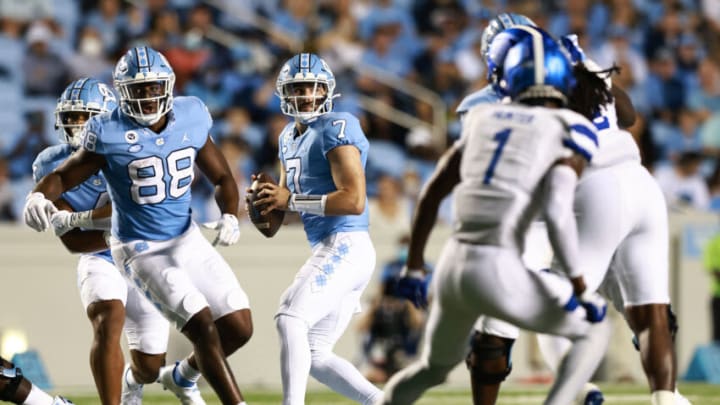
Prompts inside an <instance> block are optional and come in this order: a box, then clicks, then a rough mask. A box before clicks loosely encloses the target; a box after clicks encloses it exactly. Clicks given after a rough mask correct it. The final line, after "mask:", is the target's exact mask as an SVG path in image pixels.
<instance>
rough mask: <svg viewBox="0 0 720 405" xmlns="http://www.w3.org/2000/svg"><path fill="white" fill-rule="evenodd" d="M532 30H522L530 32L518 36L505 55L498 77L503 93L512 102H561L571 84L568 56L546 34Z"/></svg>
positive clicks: (572, 83) (570, 89)
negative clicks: (544, 99)
mask: <svg viewBox="0 0 720 405" xmlns="http://www.w3.org/2000/svg"><path fill="white" fill-rule="evenodd" d="M513 29H517V27H516V28H513ZM533 30H535V31H534V32H532V31H526V32H528V33H530V32H532V33H531V35H524V36H521V37H520V40H519V41H518V42H517V43H516V44H514V45H513V46H512V47H510V49H509V50H508V51H507V53H506V55H505V58H504V60H503V63H502V66H503V78H502V80H503V81H504V82H505V88H506V89H507V93H508V95H509V96H510V98H511V99H512V100H513V101H523V100H528V99H537V98H551V99H556V100H559V101H560V102H561V103H562V104H563V105H564V104H566V103H567V97H568V95H569V94H570V92H571V91H572V89H573V87H574V86H575V78H574V76H573V66H572V63H571V62H570V58H569V57H568V55H567V51H565V49H564V48H563V47H562V46H560V45H558V43H557V42H556V41H555V40H554V39H553V38H552V37H551V36H550V34H548V33H546V32H545V31H543V30H541V29H539V28H533Z"/></svg>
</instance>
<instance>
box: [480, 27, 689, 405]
mask: <svg viewBox="0 0 720 405" xmlns="http://www.w3.org/2000/svg"><path fill="white" fill-rule="evenodd" d="M501 35H505V36H507V35H508V32H507V31H506V32H505V33H503V34H501ZM500 40H503V38H500ZM563 44H564V45H565V47H566V48H567V49H568V51H569V52H570V54H571V55H573V59H574V62H576V63H577V62H580V61H581V60H580V59H584V55H583V54H582V50H580V49H579V48H578V47H577V45H576V44H575V43H574V41H572V37H565V38H563ZM493 47H497V44H495V43H494V44H493ZM493 62H494V65H495V66H496V67H498V65H499V67H501V66H502V62H500V61H497V60H496V61H490V63H489V65H490V66H491V68H492V66H493ZM586 62H587V63H591V66H593V69H595V70H597V71H599V70H600V69H599V68H597V67H596V66H595V65H594V64H592V62H590V61H586ZM578 67H579V68H583V69H577V68H576V74H578V73H579V74H582V76H583V77H581V78H579V80H578V82H579V84H580V85H579V86H578V87H577V88H576V89H575V91H574V92H573V96H572V97H571V107H573V108H574V109H576V110H577V111H579V112H581V113H582V114H584V115H585V116H587V117H591V118H594V119H593V122H594V124H595V126H596V128H597V129H598V131H599V134H598V137H599V141H600V145H601V148H600V152H599V153H598V154H597V156H596V158H595V159H594V160H593V163H592V165H590V167H589V169H588V170H587V171H586V173H585V174H584V175H583V177H582V179H581V181H580V183H579V186H578V189H577V192H578V195H577V197H576V202H575V211H576V215H577V217H578V230H579V238H580V245H579V246H580V252H581V256H582V257H583V258H585V259H584V260H583V264H584V265H585V266H587V267H586V271H587V276H586V277H587V279H588V288H591V289H593V290H594V289H597V288H598V286H599V285H600V283H601V282H602V280H603V279H604V278H605V274H606V272H607V271H608V266H610V267H611V269H610V272H609V273H608V277H607V280H608V281H606V283H605V284H606V287H603V288H602V289H603V291H604V292H606V293H608V294H609V295H610V296H611V297H612V298H613V301H614V303H615V305H616V308H618V310H619V311H621V312H623V313H625V314H626V317H627V318H628V321H629V324H630V326H631V328H632V329H633V331H634V332H636V333H638V331H643V330H649V331H650V333H651V334H652V335H653V336H654V338H653V339H651V341H652V343H650V345H653V349H651V348H649V347H648V345H646V346H645V348H644V350H646V351H647V352H646V353H652V354H651V357H652V359H648V356H647V355H646V354H643V355H642V356H641V357H642V359H643V364H644V366H645V369H646V373H648V377H649V380H650V385H651V390H652V391H653V392H654V393H653V401H654V402H657V403H665V402H662V401H669V398H670V395H669V393H668V391H667V390H666V389H665V387H667V386H668V384H669V386H670V387H674V376H675V371H674V369H673V368H674V354H673V351H672V345H671V339H670V330H671V329H672V326H671V325H669V321H668V318H669V317H671V313H670V311H669V307H668V303H669V295H668V285H667V276H668V272H667V243H668V242H667V218H666V215H667V214H666V210H665V204H664V200H663V198H662V196H660V197H658V194H657V191H658V188H657V186H656V184H655V182H654V181H652V178H651V177H649V175H648V173H647V172H646V171H645V169H644V168H642V166H641V165H640V164H639V163H640V155H639V152H638V149H637V146H636V144H635V142H634V140H633V139H632V137H631V135H630V134H629V133H627V132H625V131H620V130H619V128H618V121H620V122H622V123H623V125H631V124H632V121H633V120H634V110H633V109H632V104H631V103H630V102H629V99H627V96H626V95H625V94H624V92H622V91H621V90H619V89H617V88H612V87H610V83H609V79H608V80H607V81H608V83H607V87H606V85H605V83H603V81H602V80H601V79H600V78H598V77H597V75H596V74H594V73H592V72H589V71H588V70H587V69H584V66H583V65H582V64H581V65H579V66H578ZM498 71H500V72H501V71H502V69H501V68H500V69H498ZM501 80H502V77H495V85H496V86H498V85H499V84H500V83H501ZM611 92H612V94H610V93H611ZM613 97H615V98H616V99H619V100H620V101H622V104H621V105H622V106H623V108H622V109H621V112H622V114H620V118H621V119H620V120H618V117H617V113H616V110H615V103H614V101H613ZM630 166H631V167H630ZM612 167H615V168H616V169H615V170H616V171H610V170H600V169H609V168H612ZM620 173H622V174H620ZM623 184H624V185H623ZM613 189H614V190H616V192H615V193H608V190H613ZM634 193H639V195H636V194H634ZM623 197H624V198H623ZM534 235H535V237H534V238H533V239H534V241H533V242H532V243H533V244H532V245H530V246H529V247H530V250H528V251H526V259H529V260H530V261H533V260H534V261H535V262H537V265H539V266H542V267H540V268H544V267H546V266H547V263H543V261H546V260H547V259H546V258H548V257H552V252H548V251H546V249H544V248H543V247H544V246H547V244H546V243H542V242H543V237H544V235H543V232H542V230H540V231H536V232H534ZM638 240H641V241H642V244H643V246H645V247H646V248H645V249H644V250H643V249H638V248H637V247H633V248H628V246H631V245H634V244H637V243H638V242H637V241H638ZM649 246H651V247H650V248H648V247H649ZM651 251H655V252H660V254H659V255H658V254H655V255H652V254H650V252H651ZM616 252H617V253H616ZM631 252H632V253H631ZM663 252H664V253H663ZM613 255H615V256H613ZM635 255H637V256H635ZM645 256H653V259H645ZM632 257H634V258H632ZM538 258H540V260H539V261H538V260H537V259H538ZM611 261H612V265H611ZM620 261H623V263H620ZM641 262H643V263H645V264H644V265H640V263H641ZM663 263H664V264H663ZM616 267H618V268H622V270H613V269H614V268H616ZM619 272H620V273H623V274H618V273H619ZM626 291H631V292H626ZM628 296H630V297H632V299H634V300H638V301H640V302H641V303H647V305H646V304H623V297H628ZM628 305H629V306H630V307H632V306H638V305H642V306H643V307H644V308H642V309H632V308H629V311H628V308H627V306H628ZM637 311H641V312H642V313H641V314H638V313H637ZM647 311H649V312H647ZM650 314H652V315H650ZM637 317H639V319H635V320H631V318H637ZM486 321H487V322H492V323H491V327H488V326H487V324H486V325H479V328H478V330H479V331H481V333H479V334H478V335H476V336H475V337H474V339H475V340H477V341H478V342H481V343H485V344H486V343H487V342H488V341H492V340H493V339H511V340H512V339H515V337H516V334H517V331H516V330H513V327H512V326H510V325H507V324H502V323H499V322H497V321H496V320H486ZM653 325H654V326H653ZM660 329H662V330H660ZM550 340H552V341H551V342H550ZM559 340H560V341H561V340H562V339H559V338H552V339H549V338H546V337H542V336H541V337H540V344H541V348H543V354H544V355H545V357H546V360H548V362H549V364H550V365H551V367H556V366H557V364H558V361H559V359H560V358H562V356H563V355H565V350H563V349H567V347H568V346H569V342H567V341H565V344H562V343H560V344H558V341H559ZM551 347H555V348H558V349H556V350H554V351H555V353H554V354H553V353H551V354H550V355H549V354H548V352H552V350H548V348H551ZM641 350H643V349H642V348H641ZM473 352H478V350H473ZM474 355H476V354H475V353H474ZM552 358H554V361H553V359H552ZM553 363H554V364H553ZM648 363H651V364H652V366H651V367H650V368H648V365H649V364H648ZM578 364H580V366H581V367H588V365H587V364H585V363H582V362H579V363H578ZM485 365H486V366H487V365H488V362H487V360H485ZM497 371H498V370H496V372H497ZM508 371H509V370H508ZM561 372H562V371H561ZM579 374H582V373H573V375H572V376H559V377H558V381H559V382H560V384H564V385H573V384H581V383H582V381H581V380H580V378H579ZM479 377H480V378H482V376H479ZM473 380H474V383H476V382H477V381H476V379H475V378H474V379H473ZM486 380H488V379H487V378H486ZM671 381H672V382H671ZM494 387H498V385H497V384H496V383H495V382H493V381H489V384H488V383H486V384H484V386H483V388H485V394H487V395H485V397H482V398H480V399H481V401H477V400H476V404H478V403H494V400H490V399H489V398H487V397H489V396H490V395H489V394H488V392H489V391H492V389H493V388H494ZM670 391H672V389H671V390H670ZM496 392H497V391H495V393H496ZM495 395H496V394H495ZM676 397H677V400H678V401H679V402H678V403H685V402H683V401H686V400H685V399H684V398H683V397H682V396H681V395H680V394H679V393H677V394H676ZM476 399H477V398H476ZM584 400H585V402H584V403H585V404H597V403H602V397H601V396H593V393H592V392H591V393H590V394H589V395H588V396H587V397H586V398H585V399H584Z"/></svg>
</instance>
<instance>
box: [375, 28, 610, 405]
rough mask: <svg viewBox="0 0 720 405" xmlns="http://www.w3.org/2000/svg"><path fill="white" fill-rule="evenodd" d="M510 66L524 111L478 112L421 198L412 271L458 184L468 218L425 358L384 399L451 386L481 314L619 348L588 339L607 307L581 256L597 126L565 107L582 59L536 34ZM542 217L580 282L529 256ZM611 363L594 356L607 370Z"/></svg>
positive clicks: (458, 200) (461, 217)
mask: <svg viewBox="0 0 720 405" xmlns="http://www.w3.org/2000/svg"><path fill="white" fill-rule="evenodd" d="M506 67H507V71H506V78H507V83H508V88H509V89H510V92H509V95H510V97H511V98H512V100H513V101H514V102H516V103H517V104H516V103H513V104H510V105H498V104H486V105H481V106H478V107H475V108H473V109H471V110H470V111H469V112H468V114H467V116H466V117H465V121H464V125H463V133H462V138H461V139H460V140H459V141H458V142H456V144H455V145H453V146H452V147H451V148H450V149H449V150H448V151H447V152H446V154H445V155H444V157H443V158H442V159H441V161H440V163H439V165H438V167H437V168H436V171H435V173H434V175H433V177H434V179H433V180H435V179H442V181H432V180H431V181H430V183H429V184H431V185H433V187H429V188H425V189H424V190H423V192H422V194H421V197H420V202H419V203H418V208H417V210H418V211H417V212H418V213H419V212H421V211H422V213H423V215H420V214H417V215H416V216H415V218H414V221H413V228H412V229H413V232H412V236H411V242H410V251H409V257H408V266H409V267H411V268H416V269H417V268H422V267H423V265H424V261H423V248H424V245H425V243H426V241H427V238H428V236H429V234H430V231H431V229H432V226H433V224H434V222H435V218H436V215H437V209H436V208H437V205H438V204H439V201H440V200H441V199H442V196H445V195H447V194H448V193H449V192H450V190H451V189H452V188H453V187H455V188H454V196H455V208H456V212H457V220H456V221H457V222H456V224H454V229H455V231H454V234H453V236H452V238H451V239H450V240H449V241H448V242H447V244H446V245H445V248H444V249H443V253H442V255H441V258H440V260H439V263H438V265H437V269H436V271H435V273H434V276H433V284H432V286H431V288H432V290H433V295H434V300H433V302H432V304H431V307H430V315H429V319H428V324H427V326H426V330H425V347H424V348H423V352H422V355H421V358H420V359H419V360H418V361H417V362H415V363H414V364H412V365H411V366H409V367H408V368H406V369H404V370H403V371H401V372H399V373H397V374H395V376H393V377H392V378H391V380H390V382H389V383H388V385H387V386H386V388H385V396H384V399H383V401H382V403H384V404H409V403H413V402H414V401H415V400H416V399H417V398H418V397H419V396H420V395H421V394H422V392H423V391H424V390H426V389H427V388H429V387H431V386H433V385H437V384H440V383H441V382H442V381H444V379H445V377H446V375H447V373H448V372H449V371H450V370H451V369H452V368H453V367H454V366H455V365H456V364H457V363H458V362H459V361H461V360H462V358H463V357H464V355H465V345H464V344H463V343H464V342H465V339H467V337H468V335H469V334H470V333H471V331H472V328H473V323H474V322H475V320H476V319H477V317H478V315H481V314H484V315H489V316H493V317H496V318H499V319H502V320H504V321H506V322H511V323H513V324H516V325H519V326H521V327H523V328H526V329H530V330H534V331H542V332H546V333H554V334H559V335H564V336H567V337H569V338H571V339H572V340H573V341H574V345H575V346H588V347H592V348H595V349H596V350H597V349H602V348H603V347H605V346H606V345H607V343H608V342H607V339H606V338H603V336H602V335H600V339H597V338H596V337H597V336H598V335H596V334H589V333H588V331H589V330H590V329H591V328H595V327H598V326H599V324H593V325H591V324H590V323H588V321H592V322H598V321H601V320H602V318H603V317H604V310H605V304H604V302H603V300H602V299H601V298H600V297H599V296H598V295H597V294H595V293H593V292H592V291H590V290H586V288H585V283H584V279H583V277H582V274H581V272H580V267H581V263H580V261H579V258H578V257H577V234H576V230H575V220H574V216H573V213H572V200H573V190H574V188H575V184H576V181H577V177H578V172H580V171H582V167H584V165H585V163H586V162H587V161H589V160H590V159H591V158H592V155H593V153H594V152H595V150H596V148H597V143H596V138H595V134H594V130H593V129H592V124H591V123H590V122H589V121H588V120H587V119H585V118H583V117H582V116H580V115H578V114H576V113H574V112H571V111H568V110H562V109H559V108H558V107H561V106H562V105H564V104H565V102H566V100H567V95H568V94H569V92H570V90H571V87H572V83H573V78H572V73H571V65H570V61H569V60H568V59H567V58H566V56H565V54H564V53H563V52H562V51H561V50H560V48H559V46H558V45H557V44H556V43H555V42H554V40H552V38H550V36H549V35H547V34H546V33H544V32H542V31H540V30H536V31H534V32H532V33H531V35H527V36H526V37H525V38H524V39H523V40H521V41H520V42H519V43H518V44H517V45H515V46H514V47H513V48H511V50H510V51H509V53H508V61H507V64H506ZM533 106H534V107H533ZM456 185H457V186H456ZM438 196H441V197H438ZM431 208H435V209H434V210H433V209H431ZM540 210H542V212H543V216H544V217H545V219H546V221H547V224H548V230H549V233H550V236H551V242H552V244H553V247H554V248H555V251H556V252H557V255H558V257H559V258H560V261H561V263H562V265H563V269H564V270H565V271H566V274H567V277H568V278H569V279H570V282H568V280H567V278H564V277H560V276H558V275H556V274H552V273H549V272H535V271H530V270H527V269H526V267H525V266H524V265H523V263H522V261H521V257H520V256H521V254H522V252H523V250H524V246H523V245H524V238H525V233H526V231H527V229H528V227H529V225H530V222H531V221H532V220H533V218H534V217H535V215H536V214H537V213H538V212H539V211H540ZM504 349H505V348H504V347H500V348H498V350H496V352H497V353H496V354H498V355H503V354H504ZM601 358H602V357H601V356H595V358H594V359H589V360H590V361H595V362H596V364H597V363H599V361H600V360H601ZM549 403H550V402H549ZM552 403H558V404H559V403H562V402H552ZM563 404H564V403H563Z"/></svg>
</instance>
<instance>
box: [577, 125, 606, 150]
mask: <svg viewBox="0 0 720 405" xmlns="http://www.w3.org/2000/svg"><path fill="white" fill-rule="evenodd" d="M570 129H572V130H573V131H575V132H577V133H578V134H580V135H585V136H586V137H588V138H590V140H591V141H593V143H594V144H595V146H600V144H599V143H598V138H597V134H595V131H593V130H592V129H590V128H588V127H586V126H585V125H582V124H574V125H570Z"/></svg>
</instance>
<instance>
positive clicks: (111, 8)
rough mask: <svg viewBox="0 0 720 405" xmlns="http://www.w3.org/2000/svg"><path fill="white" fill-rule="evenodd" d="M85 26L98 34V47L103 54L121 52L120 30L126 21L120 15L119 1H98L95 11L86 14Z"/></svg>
mask: <svg viewBox="0 0 720 405" xmlns="http://www.w3.org/2000/svg"><path fill="white" fill-rule="evenodd" d="M85 25H87V26H90V27H93V28H95V31H96V32H97V33H99V34H100V45H101V48H102V50H103V51H104V52H107V54H109V55H112V54H115V53H118V52H119V51H121V50H122V49H121V48H122V47H123V44H122V43H121V42H120V40H121V39H122V36H121V30H122V28H123V27H124V26H125V25H126V20H125V18H124V16H122V15H121V9H120V0H100V1H98V5H97V9H96V10H93V11H91V12H90V13H89V14H88V16H87V18H86V19H85Z"/></svg>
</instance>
